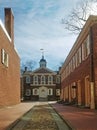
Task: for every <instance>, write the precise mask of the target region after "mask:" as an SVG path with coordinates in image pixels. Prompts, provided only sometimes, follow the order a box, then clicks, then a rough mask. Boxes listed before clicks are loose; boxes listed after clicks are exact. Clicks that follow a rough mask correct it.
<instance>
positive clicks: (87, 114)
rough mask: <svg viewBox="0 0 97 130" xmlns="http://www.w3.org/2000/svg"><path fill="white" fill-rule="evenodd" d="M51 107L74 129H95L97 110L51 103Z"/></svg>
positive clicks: (96, 126) (96, 128)
mask: <svg viewBox="0 0 97 130" xmlns="http://www.w3.org/2000/svg"><path fill="white" fill-rule="evenodd" d="M51 105H52V107H53V108H54V109H55V110H56V111H57V112H58V113H59V114H60V115H61V116H62V117H63V118H64V119H65V120H66V121H67V123H69V125H71V126H72V127H73V128H75V129H76V130H97V110H90V109H83V108H77V107H73V106H64V105H62V104H58V103H55V104H51Z"/></svg>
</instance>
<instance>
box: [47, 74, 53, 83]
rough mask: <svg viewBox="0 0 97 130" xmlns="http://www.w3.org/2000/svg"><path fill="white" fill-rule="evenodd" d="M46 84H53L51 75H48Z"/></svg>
mask: <svg viewBox="0 0 97 130" xmlns="http://www.w3.org/2000/svg"><path fill="white" fill-rule="evenodd" d="M48 84H53V76H52V75H49V76H48Z"/></svg>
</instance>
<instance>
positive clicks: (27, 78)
mask: <svg viewBox="0 0 97 130" xmlns="http://www.w3.org/2000/svg"><path fill="white" fill-rule="evenodd" d="M30 82H31V80H30V76H29V75H28V76H26V83H27V84H29V83H30Z"/></svg>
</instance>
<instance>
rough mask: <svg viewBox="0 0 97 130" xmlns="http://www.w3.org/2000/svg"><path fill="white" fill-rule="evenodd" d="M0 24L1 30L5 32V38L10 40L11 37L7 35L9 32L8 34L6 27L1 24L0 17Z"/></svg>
mask: <svg viewBox="0 0 97 130" xmlns="http://www.w3.org/2000/svg"><path fill="white" fill-rule="evenodd" d="M0 25H1V27H2V29H3V31H4V32H5V34H6V36H7V38H8V39H9V41H10V42H11V37H10V36H9V34H8V32H7V30H6V28H5V27H4V25H3V23H2V21H1V19H0Z"/></svg>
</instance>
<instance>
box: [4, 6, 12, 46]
mask: <svg viewBox="0 0 97 130" xmlns="http://www.w3.org/2000/svg"><path fill="white" fill-rule="evenodd" d="M5 28H6V30H7V32H8V34H9V36H10V38H11V40H12V41H11V42H12V44H13V45H14V16H13V14H12V10H11V8H5Z"/></svg>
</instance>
